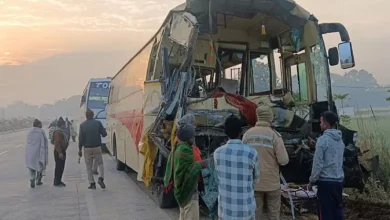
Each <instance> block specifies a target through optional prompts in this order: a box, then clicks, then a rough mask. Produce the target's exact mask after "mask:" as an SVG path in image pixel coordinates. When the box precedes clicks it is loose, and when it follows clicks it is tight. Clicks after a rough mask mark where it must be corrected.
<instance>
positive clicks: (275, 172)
mask: <svg viewBox="0 0 390 220" xmlns="http://www.w3.org/2000/svg"><path fill="white" fill-rule="evenodd" d="M256 113H257V120H258V122H257V123H256V125H255V126H254V127H253V128H251V129H249V130H248V131H247V132H246V133H245V134H244V137H243V142H244V143H246V144H248V145H250V146H251V147H253V148H254V149H256V151H257V153H258V155H259V162H260V182H259V183H258V184H257V185H256V186H255V191H256V192H255V194H256V204H257V210H256V218H257V219H264V215H263V211H264V210H263V209H264V206H267V208H268V209H267V211H268V217H269V219H270V220H279V219H280V203H281V189H280V166H285V165H287V164H288V162H289V158H288V154H287V151H286V148H285V146H284V143H283V139H282V136H281V135H280V134H279V133H278V132H276V131H275V130H274V129H272V127H271V125H272V121H273V118H274V117H273V113H272V109H271V107H270V106H267V105H261V106H259V107H258V108H257V109H256Z"/></svg>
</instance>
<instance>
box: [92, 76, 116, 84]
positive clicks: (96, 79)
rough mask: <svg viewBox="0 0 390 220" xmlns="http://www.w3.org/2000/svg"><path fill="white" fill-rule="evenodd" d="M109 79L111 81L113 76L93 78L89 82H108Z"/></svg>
mask: <svg viewBox="0 0 390 220" xmlns="http://www.w3.org/2000/svg"><path fill="white" fill-rule="evenodd" d="M107 81H111V78H110V77H107V78H92V79H90V80H89V81H88V83H90V82H107Z"/></svg>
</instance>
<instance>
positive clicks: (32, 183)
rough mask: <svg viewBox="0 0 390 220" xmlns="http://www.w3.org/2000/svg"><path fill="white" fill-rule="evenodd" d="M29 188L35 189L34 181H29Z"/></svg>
mask: <svg viewBox="0 0 390 220" xmlns="http://www.w3.org/2000/svg"><path fill="white" fill-rule="evenodd" d="M30 187H31V188H35V180H30Z"/></svg>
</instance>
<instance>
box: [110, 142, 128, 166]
mask: <svg viewBox="0 0 390 220" xmlns="http://www.w3.org/2000/svg"><path fill="white" fill-rule="evenodd" d="M113 152H114V154H115V160H116V170H118V171H124V170H125V169H126V164H124V163H122V162H121V161H120V160H118V152H117V148H116V137H115V135H114V140H113Z"/></svg>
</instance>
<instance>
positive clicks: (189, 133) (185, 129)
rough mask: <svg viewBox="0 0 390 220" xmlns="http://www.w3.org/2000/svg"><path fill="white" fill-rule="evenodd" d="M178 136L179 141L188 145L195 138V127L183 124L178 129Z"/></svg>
mask: <svg viewBox="0 0 390 220" xmlns="http://www.w3.org/2000/svg"><path fill="white" fill-rule="evenodd" d="M176 135H177V138H179V140H181V141H183V142H186V143H188V141H190V140H191V139H193V138H194V137H195V127H194V126H193V125H192V124H187V123H185V124H182V125H180V127H179V128H178V129H177V132H176Z"/></svg>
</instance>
